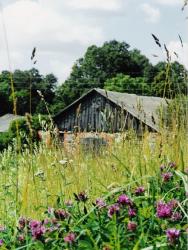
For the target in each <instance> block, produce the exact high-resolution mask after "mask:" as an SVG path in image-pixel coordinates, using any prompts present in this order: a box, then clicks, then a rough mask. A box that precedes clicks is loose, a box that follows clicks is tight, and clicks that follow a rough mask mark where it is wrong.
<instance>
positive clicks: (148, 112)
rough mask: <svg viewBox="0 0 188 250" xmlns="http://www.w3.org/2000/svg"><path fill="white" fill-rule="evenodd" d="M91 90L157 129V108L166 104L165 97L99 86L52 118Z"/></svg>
mask: <svg viewBox="0 0 188 250" xmlns="http://www.w3.org/2000/svg"><path fill="white" fill-rule="evenodd" d="M93 91H95V92H97V93H99V94H100V95H102V96H104V97H105V98H107V99H108V100H110V101H111V102H113V103H114V104H116V105H117V106H119V107H120V108H122V109H124V110H126V111H128V112H129V113H130V114H131V115H133V116H134V117H136V118H137V119H139V120H141V121H142V122H143V123H144V124H146V125H148V126H149V127H151V128H153V129H154V130H155V131H159V126H158V125H159V117H158V110H159V109H160V107H166V106H167V100H166V99H164V98H160V97H153V96H139V95H136V94H128V93H120V92H115V91H107V90H104V89H99V88H95V89H92V90H90V91H89V92H87V93H86V94H84V95H83V96H81V97H80V98H79V99H77V100H76V101H74V102H73V103H72V104H70V105H69V106H68V107H66V108H65V109H63V110H62V111H61V112H60V113H58V114H57V115H56V116H55V117H54V118H55V119H56V118H57V117H58V116H59V115H61V114H62V113H64V112H66V111H67V110H68V109H69V108H71V107H72V106H73V105H76V104H77V103H80V102H81V100H82V99H83V98H84V97H86V96H87V95H89V94H90V93H92V92H93Z"/></svg>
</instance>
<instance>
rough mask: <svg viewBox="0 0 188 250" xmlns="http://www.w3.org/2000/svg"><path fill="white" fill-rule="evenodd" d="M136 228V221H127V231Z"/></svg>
mask: <svg viewBox="0 0 188 250" xmlns="http://www.w3.org/2000/svg"><path fill="white" fill-rule="evenodd" d="M136 228H137V223H136V222H134V221H129V222H128V225H127V229H128V230H129V231H135V230H136Z"/></svg>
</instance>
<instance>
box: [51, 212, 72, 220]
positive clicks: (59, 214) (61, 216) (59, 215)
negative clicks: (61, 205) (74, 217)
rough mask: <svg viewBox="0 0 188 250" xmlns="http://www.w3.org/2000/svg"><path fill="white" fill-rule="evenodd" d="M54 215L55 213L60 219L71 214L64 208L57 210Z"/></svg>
mask: <svg viewBox="0 0 188 250" xmlns="http://www.w3.org/2000/svg"><path fill="white" fill-rule="evenodd" d="M54 215H55V217H56V219H59V220H65V219H67V218H68V217H69V216H70V214H69V213H68V212H67V211H65V210H63V209H57V210H55V211H54Z"/></svg>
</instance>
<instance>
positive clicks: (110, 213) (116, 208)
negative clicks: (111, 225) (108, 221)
mask: <svg viewBox="0 0 188 250" xmlns="http://www.w3.org/2000/svg"><path fill="white" fill-rule="evenodd" d="M119 210H120V207H119V205H118V204H114V205H112V206H110V207H109V209H108V216H109V217H110V218H112V216H113V215H114V214H118V213H119Z"/></svg>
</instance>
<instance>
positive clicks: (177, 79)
mask: <svg viewBox="0 0 188 250" xmlns="http://www.w3.org/2000/svg"><path fill="white" fill-rule="evenodd" d="M155 68H156V71H157V74H156V76H155V78H154V82H153V84H152V89H153V91H152V93H153V95H156V96H161V97H163V96H165V97H168V98H172V97H175V96H176V95H178V94H185V95H186V93H187V87H188V85H187V80H186V79H187V73H188V72H187V70H186V69H185V67H184V66H183V65H182V64H180V63H179V62H173V63H171V64H168V63H166V62H160V63H158V64H157V65H156V66H155Z"/></svg>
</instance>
